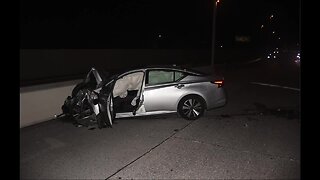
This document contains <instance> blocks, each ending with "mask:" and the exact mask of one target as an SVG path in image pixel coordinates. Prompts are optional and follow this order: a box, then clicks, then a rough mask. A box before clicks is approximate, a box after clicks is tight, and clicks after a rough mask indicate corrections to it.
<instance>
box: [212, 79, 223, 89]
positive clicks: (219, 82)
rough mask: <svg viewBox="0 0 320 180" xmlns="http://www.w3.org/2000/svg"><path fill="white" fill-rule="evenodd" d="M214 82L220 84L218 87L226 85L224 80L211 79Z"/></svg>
mask: <svg viewBox="0 0 320 180" xmlns="http://www.w3.org/2000/svg"><path fill="white" fill-rule="evenodd" d="M211 82H212V83H213V84H216V85H218V88H220V87H222V86H223V85H224V80H215V81H211Z"/></svg>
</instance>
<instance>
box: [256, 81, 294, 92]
mask: <svg viewBox="0 0 320 180" xmlns="http://www.w3.org/2000/svg"><path fill="white" fill-rule="evenodd" d="M250 83H251V84H257V85H262V86H269V87H278V88H283V89H290V90H294V91H300V89H298V88H293V87H286V86H279V85H274V84H265V83H259V82H250Z"/></svg>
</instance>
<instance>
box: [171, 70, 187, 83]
mask: <svg viewBox="0 0 320 180" xmlns="http://www.w3.org/2000/svg"><path fill="white" fill-rule="evenodd" d="M185 76H186V74H185V73H183V72H179V71H175V72H174V81H179V80H180V79H182V78H184V77H185Z"/></svg>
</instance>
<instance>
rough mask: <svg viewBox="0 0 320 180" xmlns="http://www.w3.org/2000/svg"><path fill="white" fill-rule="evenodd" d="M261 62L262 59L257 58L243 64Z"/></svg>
mask: <svg viewBox="0 0 320 180" xmlns="http://www.w3.org/2000/svg"><path fill="white" fill-rule="evenodd" d="M261 60H262V58H257V59H254V60H252V61H248V62H245V63H244V64H251V63H254V62H258V61H261Z"/></svg>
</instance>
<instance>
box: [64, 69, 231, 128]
mask: <svg viewBox="0 0 320 180" xmlns="http://www.w3.org/2000/svg"><path fill="white" fill-rule="evenodd" d="M103 74H104V73H102V72H98V70H97V69H96V68H92V69H91V70H90V72H89V73H88V74H87V76H86V77H85V79H84V80H83V81H82V82H81V83H79V84H77V85H76V86H75V87H74V89H73V90H72V93H71V96H68V97H67V99H66V100H65V102H64V104H63V106H62V112H63V113H62V115H66V116H69V117H72V118H74V119H75V121H79V120H81V119H84V118H90V119H91V120H92V121H94V122H96V123H97V125H98V127H99V128H103V127H112V124H113V122H114V119H116V118H124V117H133V116H145V115H156V114H164V113H173V112H178V114H179V115H180V116H181V117H183V118H185V119H187V120H195V119H198V118H200V117H201V116H202V115H203V114H204V112H205V110H209V109H213V108H217V107H222V106H224V105H225V104H226V101H227V99H226V94H225V89H224V79H223V78H222V77H218V76H213V75H208V74H204V73H200V72H197V71H194V70H190V69H183V68H178V67H153V68H142V69H134V70H130V71H126V72H124V73H119V74H116V75H113V76H109V77H108V76H105V75H103Z"/></svg>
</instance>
